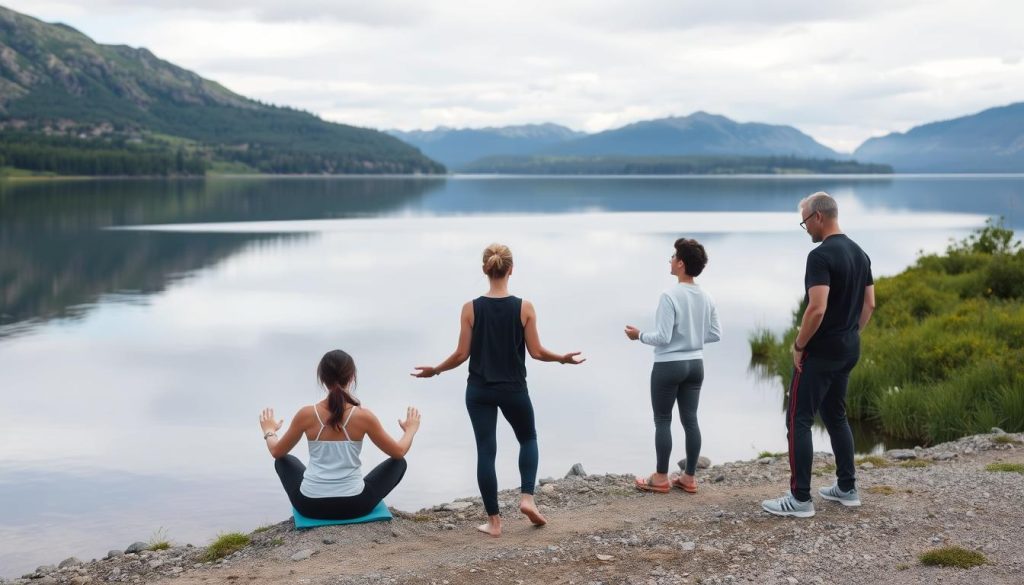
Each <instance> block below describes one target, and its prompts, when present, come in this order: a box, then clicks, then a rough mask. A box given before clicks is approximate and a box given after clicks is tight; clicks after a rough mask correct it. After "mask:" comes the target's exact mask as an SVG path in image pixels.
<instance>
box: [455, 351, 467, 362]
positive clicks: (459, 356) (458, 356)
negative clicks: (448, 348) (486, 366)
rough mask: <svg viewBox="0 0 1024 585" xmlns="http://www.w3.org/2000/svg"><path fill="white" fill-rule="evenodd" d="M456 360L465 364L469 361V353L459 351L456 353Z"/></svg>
mask: <svg viewBox="0 0 1024 585" xmlns="http://www.w3.org/2000/svg"><path fill="white" fill-rule="evenodd" d="M455 359H457V360H459V363H460V364H461V363H463V362H465V361H466V360H468V359H469V351H457V352H455Z"/></svg>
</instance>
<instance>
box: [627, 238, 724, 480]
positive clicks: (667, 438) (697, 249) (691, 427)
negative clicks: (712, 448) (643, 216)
mask: <svg viewBox="0 0 1024 585" xmlns="http://www.w3.org/2000/svg"><path fill="white" fill-rule="evenodd" d="M674 247H675V253H674V254H672V257H671V258H669V272H670V273H671V274H672V276H674V277H676V279H677V280H678V282H677V284H676V285H675V286H673V287H672V288H670V289H668V290H666V291H665V292H663V293H662V294H661V299H659V301H658V311H657V313H656V314H655V317H654V321H655V327H654V329H653V330H651V331H643V332H641V331H640V330H639V329H637V328H636V327H633V326H632V325H627V326H626V337H628V338H630V339H632V340H635V341H636V340H638V341H640V343H644V344H647V345H653V346H654V368H653V369H652V370H651V407H652V409H653V410H654V450H655V454H656V467H655V472H654V474H653V475H651V476H650V477H648V478H646V479H637V480H636V487H637V488H638V489H640V490H643V491H650V492H659V493H668V491H669V490H671V489H672V486H673V485H674V486H676V487H678V488H680V489H682V490H683V491H686V492H689V493H694V494H695V493H697V478H696V477H694V473H695V472H696V470H697V457H698V456H699V455H700V447H701V437H700V427H699V426H698V425H697V403H698V401H699V400H700V387H701V385H702V384H703V382H704V344H705V343H711V342H715V341H718V340H719V339H721V337H722V326H721V325H720V324H719V321H718V312H717V310H716V309H715V303H714V301H713V300H712V299H711V296H710V295H708V293H707V292H706V291H704V289H702V288H701V287H700V286H698V285H697V283H696V282H694V281H693V279H694V278H695V277H697V276H700V273H701V272H703V271H704V267H705V266H706V265H707V263H708V255H707V253H706V252H705V251H704V246H702V245H701V244H700V242H698V241H697V240H690V239H686V238H679V239H678V240H676V242H675V245H674ZM677 402H678V403H679V418H680V419H682V422H683V430H684V431H685V432H686V469H685V470H684V471H683V475H682V476H681V477H677V478H675V479H673V480H672V481H671V482H670V481H669V477H668V463H669V456H670V455H671V453H672V408H673V406H675V404H676V403H677Z"/></svg>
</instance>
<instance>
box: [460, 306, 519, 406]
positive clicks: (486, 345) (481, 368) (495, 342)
mask: <svg viewBox="0 0 1024 585" xmlns="http://www.w3.org/2000/svg"><path fill="white" fill-rule="evenodd" d="M522 310H523V299H521V298H519V297H513V296H507V297H503V298H500V299H494V298H489V297H478V298H476V299H473V339H472V341H471V342H470V345H469V383H470V384H473V385H476V386H485V387H488V388H496V389H500V390H526V338H525V336H524V334H523V320H522Z"/></svg>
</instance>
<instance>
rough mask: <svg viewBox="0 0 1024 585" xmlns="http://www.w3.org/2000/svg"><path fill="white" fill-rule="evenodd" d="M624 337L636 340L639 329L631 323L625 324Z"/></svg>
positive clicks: (638, 335) (638, 337)
mask: <svg viewBox="0 0 1024 585" xmlns="http://www.w3.org/2000/svg"><path fill="white" fill-rule="evenodd" d="M626 337H628V338H630V339H632V340H633V341H636V340H637V339H640V330H639V329H637V328H636V327H633V326H632V325H626Z"/></svg>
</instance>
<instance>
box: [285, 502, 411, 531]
mask: <svg viewBox="0 0 1024 585" xmlns="http://www.w3.org/2000/svg"><path fill="white" fill-rule="evenodd" d="M292 516H293V517H294V518H295V528H300V529H301V528H315V527H317V526H334V525H336V524H363V523H364V522H380V521H382V520H391V518H392V516H391V510H388V506H387V504H385V503H384V502H380V503H379V504H377V506H376V507H375V508H374V509H373V510H370V513H369V514H367V515H366V516H361V517H359V518H352V519H349V520H317V519H316V518H306V517H305V516H303V515H302V514H299V511H298V510H296V509H295V508H292Z"/></svg>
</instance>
